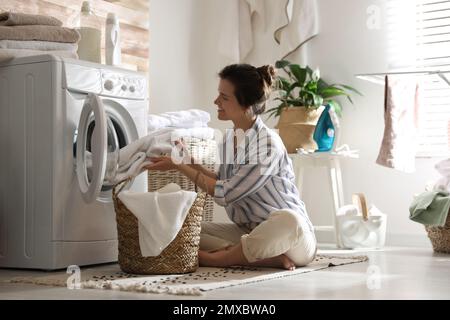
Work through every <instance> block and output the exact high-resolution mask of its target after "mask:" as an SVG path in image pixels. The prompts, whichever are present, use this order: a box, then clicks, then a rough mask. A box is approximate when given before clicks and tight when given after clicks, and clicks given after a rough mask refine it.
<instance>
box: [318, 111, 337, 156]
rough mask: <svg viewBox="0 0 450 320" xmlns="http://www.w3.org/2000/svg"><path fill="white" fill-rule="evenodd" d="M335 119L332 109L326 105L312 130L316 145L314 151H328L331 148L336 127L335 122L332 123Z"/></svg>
mask: <svg viewBox="0 0 450 320" xmlns="http://www.w3.org/2000/svg"><path fill="white" fill-rule="evenodd" d="M336 119H337V118H336V117H335V114H334V110H333V109H332V108H331V107H330V105H326V106H325V109H324V110H323V112H322V114H321V115H320V117H319V120H318V121H317V124H316V129H315V130H314V135H313V139H314V141H316V143H317V146H318V149H317V150H316V152H328V151H331V150H332V149H333V146H334V143H335V137H336V129H337V124H336V123H334V122H335V121H336ZM333 120H334V121H333Z"/></svg>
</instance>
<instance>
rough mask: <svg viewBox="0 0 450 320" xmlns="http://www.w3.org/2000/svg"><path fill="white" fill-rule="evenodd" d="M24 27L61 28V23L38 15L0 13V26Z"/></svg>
mask: <svg viewBox="0 0 450 320" xmlns="http://www.w3.org/2000/svg"><path fill="white" fill-rule="evenodd" d="M25 25H46V26H57V27H60V26H62V22H61V21H60V20H58V19H56V18H53V17H49V16H43V15H38V14H26V13H18V12H2V13H0V26H25Z"/></svg>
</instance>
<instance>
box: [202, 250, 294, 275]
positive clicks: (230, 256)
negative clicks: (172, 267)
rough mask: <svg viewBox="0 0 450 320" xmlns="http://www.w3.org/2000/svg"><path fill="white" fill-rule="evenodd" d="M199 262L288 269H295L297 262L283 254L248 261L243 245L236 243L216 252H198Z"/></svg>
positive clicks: (215, 264)
mask: <svg viewBox="0 0 450 320" xmlns="http://www.w3.org/2000/svg"><path fill="white" fill-rule="evenodd" d="M198 259H199V264H200V266H202V267H228V266H239V265H240V266H255V267H256V266H257V267H273V268H282V269H286V270H294V269H295V264H294V262H293V261H292V260H291V259H289V258H288V257H287V256H286V255H284V254H281V255H279V256H276V257H272V258H267V259H263V260H259V261H255V262H248V261H247V259H246V258H245V256H244V253H243V252H242V246H241V245H240V244H239V245H236V246H233V247H231V248H226V249H223V250H219V251H215V252H206V251H202V250H200V251H199V252H198Z"/></svg>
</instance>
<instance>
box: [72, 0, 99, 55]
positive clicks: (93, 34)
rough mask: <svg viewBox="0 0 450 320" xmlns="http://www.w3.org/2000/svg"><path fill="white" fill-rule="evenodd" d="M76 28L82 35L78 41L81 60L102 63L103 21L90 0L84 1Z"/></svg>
mask: <svg viewBox="0 0 450 320" xmlns="http://www.w3.org/2000/svg"><path fill="white" fill-rule="evenodd" d="M76 29H77V30H78V32H79V33H80V36H81V39H80V41H79V42H78V52H77V53H78V57H79V58H80V59H81V60H86V61H91V62H96V63H101V37H102V31H101V21H100V19H99V18H98V17H97V16H96V15H95V13H94V12H93V10H92V8H91V4H90V2H89V1H83V4H82V6H81V12H80V14H79V16H78V17H77V22H76Z"/></svg>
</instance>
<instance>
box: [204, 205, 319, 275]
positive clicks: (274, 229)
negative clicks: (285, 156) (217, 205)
mask: <svg viewBox="0 0 450 320" xmlns="http://www.w3.org/2000/svg"><path fill="white" fill-rule="evenodd" d="M239 241H240V242H241V244H242V250H243V253H244V256H245V258H246V259H247V260H248V261H249V262H255V261H258V260H262V259H266V258H271V257H275V256H279V255H280V254H286V256H287V257H289V259H291V260H292V261H293V262H294V263H295V265H296V266H299V267H300V266H305V265H307V264H308V263H310V262H311V261H312V260H313V259H314V257H315V255H316V252H317V241H316V237H315V235H314V232H312V231H310V230H309V228H308V225H307V223H306V221H304V220H303V219H302V218H301V217H300V216H299V215H298V214H297V213H295V212H294V211H292V210H290V209H283V210H278V211H274V212H272V213H271V214H270V215H269V218H268V219H267V220H266V221H263V222H261V223H260V224H259V225H258V226H257V227H256V228H254V229H253V230H252V231H251V232H250V233H248V230H243V229H241V228H239V227H238V226H237V225H236V224H234V223H214V222H203V223H202V230H201V233H200V250H205V251H212V250H217V249H221V248H224V247H227V246H230V245H236V244H238V243H239Z"/></svg>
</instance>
